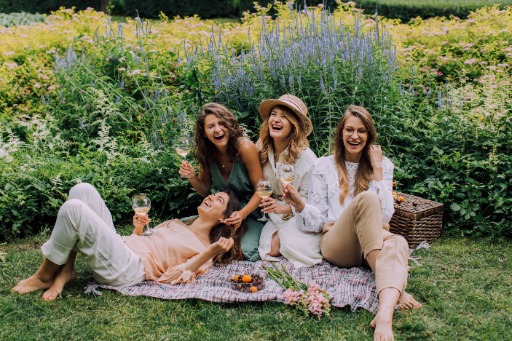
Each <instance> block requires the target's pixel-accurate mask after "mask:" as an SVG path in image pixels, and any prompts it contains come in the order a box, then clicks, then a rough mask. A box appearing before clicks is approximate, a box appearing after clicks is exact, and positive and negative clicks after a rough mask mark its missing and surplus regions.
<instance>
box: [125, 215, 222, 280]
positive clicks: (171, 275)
mask: <svg viewBox="0 0 512 341" xmlns="http://www.w3.org/2000/svg"><path fill="white" fill-rule="evenodd" d="M123 240H124V242H125V243H126V245H127V246H128V247H129V248H130V249H131V250H132V251H133V252H135V253H136V254H137V255H138V256H139V257H140V260H141V262H142V265H143V266H144V271H145V274H146V280H148V281H155V282H163V283H171V282H172V283H173V284H175V283H189V282H192V281H194V279H195V277H196V276H199V275H201V274H203V273H205V272H206V271H207V270H208V269H209V268H210V267H211V266H212V260H211V259H210V260H208V261H207V262H206V263H204V264H203V265H202V266H201V267H200V268H199V269H198V270H197V271H196V272H195V273H193V272H191V271H188V270H185V269H186V267H187V263H188V262H190V261H192V259H193V258H194V257H196V256H197V255H198V254H200V253H201V252H204V251H205V250H206V248H207V245H206V246H205V245H204V244H203V243H202V242H201V241H200V240H199V239H198V238H197V236H196V235H195V234H194V233H193V232H192V231H191V230H190V229H189V228H188V226H187V225H185V224H184V223H183V222H181V221H180V220H178V219H174V220H169V221H166V222H164V223H162V224H160V225H158V226H157V227H156V228H155V233H154V234H153V235H151V236H145V237H144V236H138V235H136V234H132V235H131V236H126V237H123Z"/></svg>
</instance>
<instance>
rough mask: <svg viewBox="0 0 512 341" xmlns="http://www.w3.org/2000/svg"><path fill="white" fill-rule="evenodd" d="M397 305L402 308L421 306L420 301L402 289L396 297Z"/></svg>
mask: <svg viewBox="0 0 512 341" xmlns="http://www.w3.org/2000/svg"><path fill="white" fill-rule="evenodd" d="M398 307H399V308H400V309H403V310H407V309H414V308H421V303H420V302H418V301H416V300H415V299H414V297H412V296H411V295H410V294H408V293H406V292H405V291H404V292H402V294H401V295H400V298H399V299H398Z"/></svg>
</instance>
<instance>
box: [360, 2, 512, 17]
mask: <svg viewBox="0 0 512 341" xmlns="http://www.w3.org/2000/svg"><path fill="white" fill-rule="evenodd" d="M356 4H357V7H358V8H362V9H364V12H365V13H367V14H373V13H375V11H377V12H378V13H379V15H382V16H384V17H386V18H394V19H400V20H401V21H402V22H408V21H410V20H411V19H414V18H416V17H420V18H424V19H426V18H432V17H452V16H455V17H458V18H467V16H468V15H469V13H470V12H472V11H474V10H476V9H478V8H481V7H485V6H491V5H494V4H496V5H500V7H501V8H503V7H505V6H507V5H512V1H511V0H501V1H498V0H496V1H492V0H491V1H489V0H414V1H410V0H361V1H356Z"/></svg>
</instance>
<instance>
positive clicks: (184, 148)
mask: <svg viewBox="0 0 512 341" xmlns="http://www.w3.org/2000/svg"><path fill="white" fill-rule="evenodd" d="M174 149H175V150H176V153H178V154H179V155H180V156H181V157H182V158H184V159H186V157H187V154H188V153H190V150H191V149H192V138H191V137H189V136H187V135H181V136H179V137H178V139H177V140H176V143H175V144H174Z"/></svg>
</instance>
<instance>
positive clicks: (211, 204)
mask: <svg viewBox="0 0 512 341" xmlns="http://www.w3.org/2000/svg"><path fill="white" fill-rule="evenodd" d="M228 203H229V195H228V194H227V193H226V192H218V193H215V194H211V195H209V196H207V197H206V198H204V199H203V202H202V203H201V205H199V207H198V208H197V212H198V213H199V216H201V217H203V218H211V220H212V221H219V219H221V218H224V214H225V212H226V210H227V207H228Z"/></svg>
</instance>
